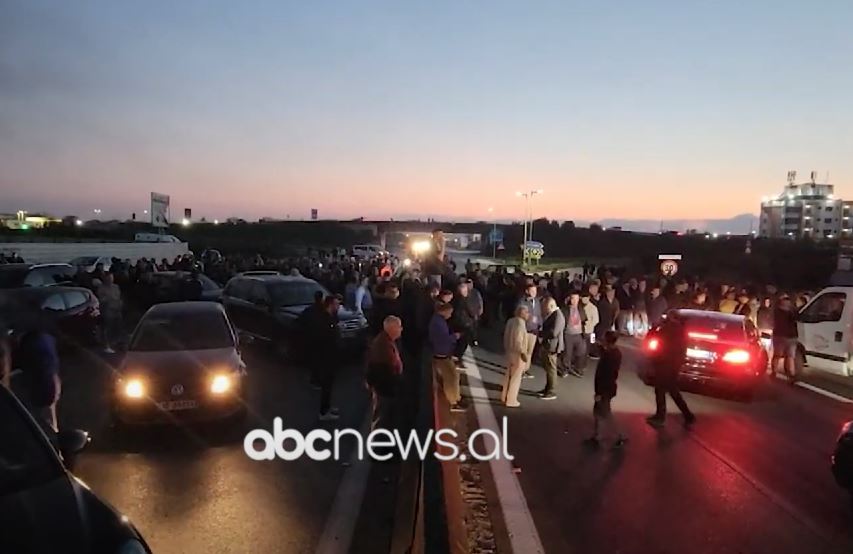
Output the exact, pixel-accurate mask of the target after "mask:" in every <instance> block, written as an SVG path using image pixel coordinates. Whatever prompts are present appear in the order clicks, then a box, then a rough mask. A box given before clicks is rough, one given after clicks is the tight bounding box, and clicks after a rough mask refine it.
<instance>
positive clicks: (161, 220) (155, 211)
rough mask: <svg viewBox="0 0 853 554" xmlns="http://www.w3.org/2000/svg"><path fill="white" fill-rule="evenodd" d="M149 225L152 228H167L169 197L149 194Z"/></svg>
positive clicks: (154, 193)
mask: <svg viewBox="0 0 853 554" xmlns="http://www.w3.org/2000/svg"><path fill="white" fill-rule="evenodd" d="M151 225H152V226H154V227H168V226H169V195H168V194H158V193H156V192H152V193H151Z"/></svg>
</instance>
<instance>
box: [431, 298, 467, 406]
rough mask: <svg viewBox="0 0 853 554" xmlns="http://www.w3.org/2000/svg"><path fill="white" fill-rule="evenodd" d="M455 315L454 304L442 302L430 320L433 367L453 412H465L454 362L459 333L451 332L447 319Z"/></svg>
mask: <svg viewBox="0 0 853 554" xmlns="http://www.w3.org/2000/svg"><path fill="white" fill-rule="evenodd" d="M452 315H453V306H452V305H450V304H448V303H446V302H442V303H440V304H438V305H437V306H436V308H435V314H434V315H433V316H432V319H431V320H430V322H429V342H430V346H431V347H432V369H433V372H434V373H435V375H437V376H438V378H439V379H440V380H441V386H442V389H443V390H444V396H445V398H446V399H447V403H448V404H450V411H451V412H464V411H465V408H464V407H463V406H462V404H461V401H462V395H461V394H460V392H459V372H458V371H456V364H455V363H453V352H454V350H455V348H456V341H457V340H459V333H451V332H450V326H449V325H448V323H447V321H448V320H449V319H450V317H451V316H452Z"/></svg>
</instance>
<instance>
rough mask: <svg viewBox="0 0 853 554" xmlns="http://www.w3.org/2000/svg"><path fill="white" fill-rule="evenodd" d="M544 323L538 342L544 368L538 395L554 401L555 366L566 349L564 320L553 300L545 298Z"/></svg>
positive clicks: (555, 396) (543, 306)
mask: <svg viewBox="0 0 853 554" xmlns="http://www.w3.org/2000/svg"><path fill="white" fill-rule="evenodd" d="M542 309H543V310H544V314H545V321H544V322H543V323H542V331H541V332H540V333H539V340H540V341H541V342H542V344H541V350H542V366H543V367H544V368H545V388H544V389H542V391H541V392H540V393H539V398H541V399H542V400H554V399H555V398H557V395H556V394H555V393H554V381H556V378H557V364H558V363H559V362H558V358H559V356H560V354H562V353H563V351H564V350H565V349H566V345H565V336H564V334H563V333H564V331H565V329H566V318H565V316H564V315H563V312H562V311H561V310H560V309H559V308H558V307H557V302H556V300H554V299H553V298H550V297H549V298H546V299H545V302H544V303H543V305H542Z"/></svg>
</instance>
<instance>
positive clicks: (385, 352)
mask: <svg viewBox="0 0 853 554" xmlns="http://www.w3.org/2000/svg"><path fill="white" fill-rule="evenodd" d="M402 334H403V322H402V321H401V320H400V318H398V317H397V316H393V315H391V316H388V317H387V318H385V321H383V322H382V331H381V332H380V333H379V334H378V335H376V337H374V338H373V340H372V341H370V347H369V348H368V351H367V375H366V379H365V380H366V381H367V384H368V385H369V386H370V390H371V392H372V393H373V425H372V429H389V430H391V431H392V432H393V430H394V429H396V428H397V421H398V417H397V409H396V403H397V398H398V395H399V388H400V385H401V380H402V375H403V361H402V359H401V358H400V352H399V350H397V340H398V339H399V338H400V336H401V335H402Z"/></svg>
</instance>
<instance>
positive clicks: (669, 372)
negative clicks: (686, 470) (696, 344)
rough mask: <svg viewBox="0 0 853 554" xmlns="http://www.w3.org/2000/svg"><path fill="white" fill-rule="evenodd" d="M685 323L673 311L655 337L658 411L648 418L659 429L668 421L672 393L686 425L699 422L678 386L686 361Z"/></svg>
mask: <svg viewBox="0 0 853 554" xmlns="http://www.w3.org/2000/svg"><path fill="white" fill-rule="evenodd" d="M685 333H686V332H685V330H684V325H683V323H682V322H681V320H679V319H678V318H677V317H675V316H674V314H671V315H669V316H667V318H666V319H665V320H664V322H663V325H662V326H661V328H660V331H659V333H658V334H657V335H656V337H655V338H654V339H652V340H656V341H657V345H658V346H657V348H658V350H657V351H656V353H655V355H654V356H653V357H652V359H651V363H652V364H653V367H654V386H655V404H656V405H657V410H656V411H655V414H654V415H653V416H651V417H649V418H647V419H646V421H647V422H648V424H649V425H651V426H652V427H654V428H656V429H658V428H661V427H663V425H664V423H665V422H666V395H667V394H669V395H670V396H671V397H672V400H673V401H674V402H675V405H676V406H678V409H679V410H681V413H682V415H683V416H684V425H685V426H688V427H689V426H690V425H692V424H693V423H695V422H696V416H695V415H693V412H691V411H690V408H689V407H688V406H687V402H685V401H684V397H682V396H681V391H680V390H679V388H678V372H679V371H680V370H681V366H682V365H684V358H685V356H686V355H687V339H686V337H685Z"/></svg>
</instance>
